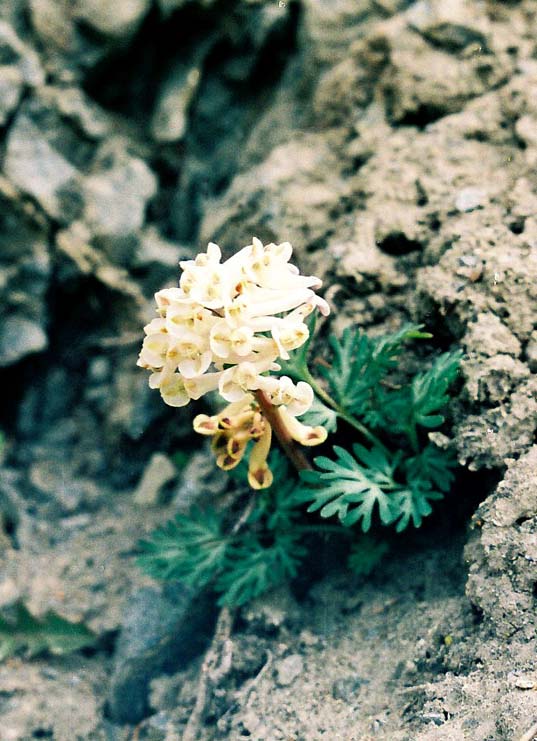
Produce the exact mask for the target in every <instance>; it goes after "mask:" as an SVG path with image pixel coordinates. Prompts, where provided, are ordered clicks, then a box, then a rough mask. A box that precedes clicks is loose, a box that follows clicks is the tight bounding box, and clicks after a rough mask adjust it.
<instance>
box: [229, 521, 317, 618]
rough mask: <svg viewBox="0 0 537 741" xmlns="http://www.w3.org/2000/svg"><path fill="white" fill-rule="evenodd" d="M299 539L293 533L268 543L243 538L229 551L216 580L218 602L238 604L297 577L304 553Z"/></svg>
mask: <svg viewBox="0 0 537 741" xmlns="http://www.w3.org/2000/svg"><path fill="white" fill-rule="evenodd" d="M299 541H300V536H299V535H298V534H296V535H293V534H292V533H287V534H281V535H277V536H276V537H275V539H274V541H273V542H272V543H271V544H270V545H263V544H262V543H261V541H260V540H259V539H257V538H256V537H255V536H251V537H248V538H244V539H243V540H242V541H241V542H239V543H238V544H237V545H236V546H235V547H234V548H233V549H232V550H231V551H230V554H229V559H228V561H227V563H226V568H225V569H224V570H223V571H222V573H221V574H220V577H219V579H218V581H217V583H216V589H217V591H218V592H221V597H220V599H219V604H220V605H231V606H239V607H240V606H241V605H244V604H246V603H247V602H249V601H250V600H251V599H254V598H255V597H258V596H259V595H260V594H263V592H266V591H267V589H270V588H272V587H275V586H276V585H278V584H280V583H282V582H284V581H288V580H289V579H291V578H293V577H294V576H296V573H297V570H298V566H299V564H300V561H301V560H302V558H303V556H304V555H305V553H306V551H305V549H304V548H303V547H302V546H301V545H300V542H299Z"/></svg>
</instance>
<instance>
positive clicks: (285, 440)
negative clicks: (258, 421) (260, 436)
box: [255, 389, 312, 471]
mask: <svg viewBox="0 0 537 741" xmlns="http://www.w3.org/2000/svg"><path fill="white" fill-rule="evenodd" d="M255 398H256V399H257V401H258V403H259V406H260V407H261V411H262V412H263V414H264V416H265V417H266V419H267V421H268V422H269V424H270V426H271V427H272V431H273V433H274V434H275V435H276V437H277V438H278V442H279V443H280V445H281V446H282V450H283V452H284V453H285V455H286V456H287V457H288V458H289V460H290V461H291V463H292V464H293V466H294V467H295V468H296V470H297V471H305V470H308V469H309V470H311V469H312V465H311V463H310V462H309V460H308V459H307V458H306V456H305V455H304V453H303V451H302V450H301V449H300V448H299V447H298V445H297V444H296V442H295V441H294V440H293V438H292V437H291V435H290V434H289V431H288V430H287V428H286V426H285V425H284V423H283V421H282V418H281V415H280V412H279V410H278V407H275V406H274V404H272V403H271V401H270V399H269V398H268V396H267V395H266V393H265V392H264V391H261V389H258V390H257V391H256V392H255Z"/></svg>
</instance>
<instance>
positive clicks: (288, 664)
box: [276, 654, 304, 687]
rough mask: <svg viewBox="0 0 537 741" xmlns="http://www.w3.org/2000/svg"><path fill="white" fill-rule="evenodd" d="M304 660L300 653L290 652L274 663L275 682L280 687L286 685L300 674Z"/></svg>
mask: <svg viewBox="0 0 537 741" xmlns="http://www.w3.org/2000/svg"><path fill="white" fill-rule="evenodd" d="M303 669H304V662H303V660H302V656H300V654H291V655H290V656H286V657H285V659H281V660H280V661H278V663H277V664H276V684H278V685H279V686H280V687H288V686H289V685H290V684H292V683H293V682H294V681H295V679H296V678H297V677H298V676H299V675H300V674H302V671H303Z"/></svg>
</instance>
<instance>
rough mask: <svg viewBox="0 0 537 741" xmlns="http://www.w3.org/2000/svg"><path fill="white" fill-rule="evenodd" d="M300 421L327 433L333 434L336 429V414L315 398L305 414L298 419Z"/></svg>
mask: <svg viewBox="0 0 537 741" xmlns="http://www.w3.org/2000/svg"><path fill="white" fill-rule="evenodd" d="M300 421H301V422H303V423H304V424H305V425H310V426H311V427H317V426H319V425H320V426H321V427H324V428H325V429H326V431H327V432H335V431H336V429H337V412H335V411H334V410H333V409H330V408H329V407H327V406H326V404H323V402H322V401H320V400H319V399H318V398H317V397H315V398H314V400H313V404H312V405H311V407H310V408H309V409H308V411H307V412H306V414H304V416H302V417H301V418H300Z"/></svg>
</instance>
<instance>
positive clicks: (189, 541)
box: [138, 509, 229, 587]
mask: <svg viewBox="0 0 537 741" xmlns="http://www.w3.org/2000/svg"><path fill="white" fill-rule="evenodd" d="M222 527H223V526H222V520H221V518H220V517H219V516H218V514H217V513H216V511H215V510H213V509H208V510H199V509H198V510H193V511H192V512H191V513H190V514H188V515H185V514H182V513H181V514H179V515H177V517H175V519H173V520H171V521H170V522H167V523H166V524H164V525H163V526H162V527H160V528H158V529H157V530H155V532H154V533H153V534H152V536H151V539H150V540H142V541H141V542H140V543H139V547H140V550H141V555H140V556H139V557H138V564H139V565H140V566H141V567H142V569H143V570H144V571H146V572H147V573H149V574H151V576H154V577H155V578H157V579H163V580H170V579H179V580H180V581H183V582H184V583H185V584H187V585H189V586H196V587H201V586H204V585H205V584H208V583H209V582H210V581H211V580H212V579H213V578H214V576H215V574H216V573H218V571H219V570H220V569H221V568H222V567H223V565H224V563H225V560H226V557H227V552H228V548H229V538H227V537H226V536H224V535H223V534H222Z"/></svg>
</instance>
